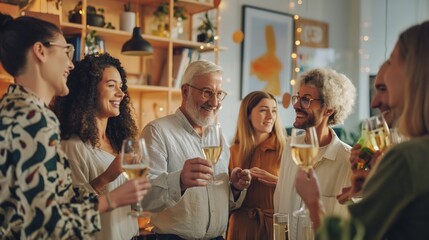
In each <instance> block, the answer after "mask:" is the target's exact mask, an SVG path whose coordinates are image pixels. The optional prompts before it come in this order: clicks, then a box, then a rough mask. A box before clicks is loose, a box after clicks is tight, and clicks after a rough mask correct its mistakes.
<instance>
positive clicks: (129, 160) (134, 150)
mask: <svg viewBox="0 0 429 240" xmlns="http://www.w3.org/2000/svg"><path fill="white" fill-rule="evenodd" d="M145 153H146V143H145V141H144V139H138V140H133V139H125V140H124V141H123V142H122V149H121V163H122V169H123V170H124V171H125V173H126V175H127V177H128V179H130V180H131V179H136V178H140V177H144V176H146V175H147V173H148V172H149V166H150V163H149V158H148V157H147V156H145ZM136 208H137V210H136V211H132V212H130V213H129V215H130V216H133V217H140V216H144V215H145V214H144V213H143V208H142V206H141V204H140V202H137V203H136Z"/></svg>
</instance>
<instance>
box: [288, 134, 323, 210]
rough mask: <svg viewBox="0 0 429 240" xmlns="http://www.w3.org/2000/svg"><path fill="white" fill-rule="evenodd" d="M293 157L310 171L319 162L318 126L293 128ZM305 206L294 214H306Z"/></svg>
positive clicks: (291, 144) (298, 163)
mask: <svg viewBox="0 0 429 240" xmlns="http://www.w3.org/2000/svg"><path fill="white" fill-rule="evenodd" d="M290 147H291V153H292V159H293V161H294V162H295V163H296V165H298V166H299V167H300V168H301V169H303V170H304V171H306V172H308V171H309V170H310V169H312V168H313V166H314V164H316V162H317V154H318V152H319V141H318V140H317V134H316V128H315V127H309V128H307V129H305V130H304V129H297V128H292V132H291V137H290ZM306 212H307V211H305V209H304V206H301V208H300V209H298V210H297V211H295V212H294V213H293V216H295V217H297V216H302V215H306Z"/></svg>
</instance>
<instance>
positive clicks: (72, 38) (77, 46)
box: [66, 35, 82, 62]
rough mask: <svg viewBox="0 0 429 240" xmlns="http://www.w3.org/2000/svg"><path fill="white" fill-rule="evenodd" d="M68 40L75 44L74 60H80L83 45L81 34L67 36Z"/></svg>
mask: <svg viewBox="0 0 429 240" xmlns="http://www.w3.org/2000/svg"><path fill="white" fill-rule="evenodd" d="M66 42H67V43H70V44H73V46H74V55H73V62H77V61H80V54H81V46H82V44H81V37H80V35H71V36H66Z"/></svg>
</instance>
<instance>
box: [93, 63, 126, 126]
mask: <svg viewBox="0 0 429 240" xmlns="http://www.w3.org/2000/svg"><path fill="white" fill-rule="evenodd" d="M121 87H122V79H121V75H120V74H119V72H118V70H117V69H116V68H114V67H107V68H105V69H104V71H103V77H102V79H101V81H100V82H99V83H98V85H97V88H98V95H99V96H98V108H97V109H98V111H97V117H100V118H109V117H116V116H118V115H119V114H120V109H119V106H120V103H121V101H122V99H123V98H124V96H125V94H124V93H123V92H122V90H121Z"/></svg>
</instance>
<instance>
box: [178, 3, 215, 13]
mask: <svg viewBox="0 0 429 240" xmlns="http://www.w3.org/2000/svg"><path fill="white" fill-rule="evenodd" d="M176 4H177V5H178V6H183V7H185V9H186V12H187V13H188V14H195V13H200V12H206V11H208V10H210V9H213V4H212V3H205V2H197V1H196V0H179V1H178V2H177V3H176Z"/></svg>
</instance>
